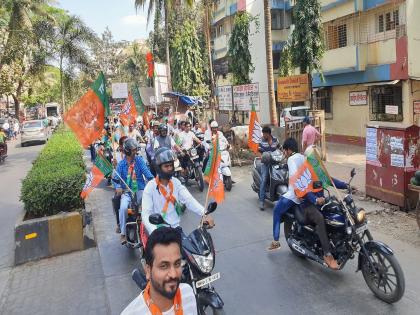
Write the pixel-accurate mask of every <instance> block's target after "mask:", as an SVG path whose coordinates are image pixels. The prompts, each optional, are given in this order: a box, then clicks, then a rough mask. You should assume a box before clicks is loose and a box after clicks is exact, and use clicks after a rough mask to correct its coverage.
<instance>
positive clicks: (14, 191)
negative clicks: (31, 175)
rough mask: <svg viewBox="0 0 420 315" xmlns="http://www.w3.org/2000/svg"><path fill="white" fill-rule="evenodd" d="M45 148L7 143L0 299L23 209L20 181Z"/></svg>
mask: <svg viewBox="0 0 420 315" xmlns="http://www.w3.org/2000/svg"><path fill="white" fill-rule="evenodd" d="M42 147H43V145H31V146H27V147H24V148H22V147H21V146H20V142H19V141H16V140H15V141H11V142H8V157H7V159H6V161H5V162H4V163H3V164H0V174H1V183H0V185H1V187H0V296H1V295H2V292H3V289H4V286H5V285H6V282H7V281H6V279H7V278H8V275H9V272H10V270H11V267H12V266H13V264H14V243H15V240H14V233H13V229H14V226H15V223H16V220H17V218H18V216H19V215H20V214H21V213H22V207H23V205H22V203H21V202H20V201H19V197H20V187H21V180H22V179H23V178H24V177H25V175H26V173H27V172H28V171H29V170H30V168H31V166H32V161H33V160H34V159H35V158H36V157H37V156H38V154H39V152H40V151H41V149H42Z"/></svg>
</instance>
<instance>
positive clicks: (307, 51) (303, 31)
mask: <svg viewBox="0 0 420 315" xmlns="http://www.w3.org/2000/svg"><path fill="white" fill-rule="evenodd" d="M293 17H294V21H295V29H294V30H293V33H292V35H291V42H290V54H291V60H292V64H293V65H294V66H296V67H299V68H300V73H309V74H310V73H312V71H320V70H321V63H320V61H321V58H322V56H323V54H324V51H325V49H324V45H323V38H322V21H321V5H320V4H319V1H318V0H298V1H296V6H295V8H294V11H293Z"/></svg>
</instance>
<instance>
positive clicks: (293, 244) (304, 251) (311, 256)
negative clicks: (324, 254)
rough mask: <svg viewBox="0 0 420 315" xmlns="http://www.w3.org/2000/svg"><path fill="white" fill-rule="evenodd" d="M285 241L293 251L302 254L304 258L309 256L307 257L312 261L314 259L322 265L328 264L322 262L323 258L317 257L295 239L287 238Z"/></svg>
mask: <svg viewBox="0 0 420 315" xmlns="http://www.w3.org/2000/svg"><path fill="white" fill-rule="evenodd" d="M287 243H288V244H289V246H290V247H291V248H293V249H294V250H295V251H297V252H298V253H300V254H302V255H303V256H305V257H306V258H309V259H311V260H313V261H316V262H317V263H319V264H321V265H323V266H324V267H328V265H327V264H326V263H325V262H324V260H323V259H321V258H319V257H318V256H317V255H315V254H314V253H313V252H311V251H310V250H309V249H307V248H305V247H303V246H301V245H299V243H298V242H297V241H296V240H295V239H292V238H289V239H288V240H287Z"/></svg>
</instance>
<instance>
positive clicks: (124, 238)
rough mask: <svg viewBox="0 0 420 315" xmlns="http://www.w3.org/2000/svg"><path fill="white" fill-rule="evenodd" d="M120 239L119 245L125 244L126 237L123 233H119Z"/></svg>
mask: <svg viewBox="0 0 420 315" xmlns="http://www.w3.org/2000/svg"><path fill="white" fill-rule="evenodd" d="M120 241H121V245H125V244H127V238H126V237H125V235H121V238H120Z"/></svg>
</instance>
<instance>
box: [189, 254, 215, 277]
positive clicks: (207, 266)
mask: <svg viewBox="0 0 420 315" xmlns="http://www.w3.org/2000/svg"><path fill="white" fill-rule="evenodd" d="M191 255H192V256H193V257H194V260H195V261H196V263H197V266H198V268H199V269H200V271H201V272H202V273H210V272H211V271H212V270H213V268H214V257H213V254H212V253H210V254H209V255H208V256H201V255H195V254H191Z"/></svg>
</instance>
